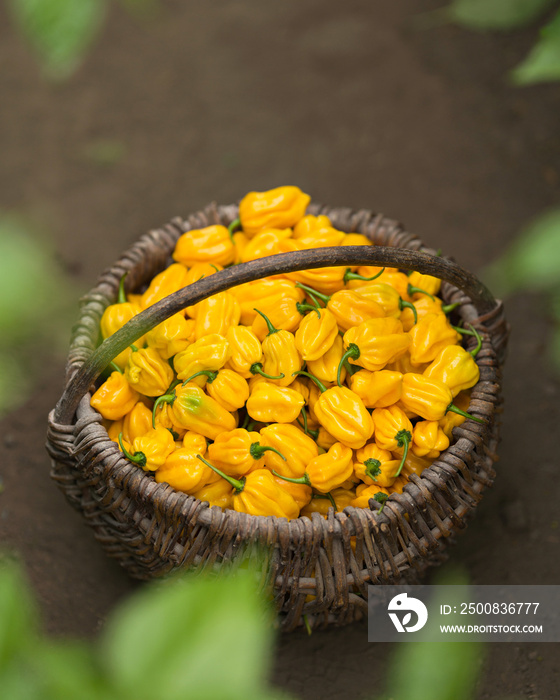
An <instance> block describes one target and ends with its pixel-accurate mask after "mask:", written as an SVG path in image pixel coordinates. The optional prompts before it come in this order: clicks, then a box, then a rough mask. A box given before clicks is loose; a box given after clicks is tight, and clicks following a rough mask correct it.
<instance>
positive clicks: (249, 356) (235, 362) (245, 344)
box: [226, 326, 263, 379]
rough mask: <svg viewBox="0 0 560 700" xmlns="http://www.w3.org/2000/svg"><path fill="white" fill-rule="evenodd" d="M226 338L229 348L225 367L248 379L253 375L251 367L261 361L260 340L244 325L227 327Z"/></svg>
mask: <svg viewBox="0 0 560 700" xmlns="http://www.w3.org/2000/svg"><path fill="white" fill-rule="evenodd" d="M226 339H227V341H228V343H229V348H230V357H229V360H228V361H227V363H226V367H227V368H229V369H232V370H233V371H234V372H237V374H239V375H240V376H241V377H243V378H244V379H250V378H251V377H252V376H253V373H252V372H251V367H252V366H253V365H256V364H259V363H261V360H262V356H263V354H262V346H261V343H260V340H259V339H258V338H257V336H256V335H255V334H254V333H253V331H252V330H251V329H250V328H247V327H246V326H232V327H230V328H228V330H227V333H226Z"/></svg>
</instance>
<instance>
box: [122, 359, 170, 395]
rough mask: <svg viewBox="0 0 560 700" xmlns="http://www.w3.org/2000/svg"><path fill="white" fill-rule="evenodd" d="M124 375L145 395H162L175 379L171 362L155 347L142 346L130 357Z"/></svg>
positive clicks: (131, 384) (132, 385)
mask: <svg viewBox="0 0 560 700" xmlns="http://www.w3.org/2000/svg"><path fill="white" fill-rule="evenodd" d="M124 376H125V377H126V379H127V380H128V383H129V384H130V386H131V387H133V388H134V389H136V391H139V392H140V393H141V394H144V396H161V395H162V394H165V392H166V391H167V387H168V386H169V385H170V384H171V382H172V381H173V379H174V375H173V370H172V369H171V367H170V366H169V363H168V362H167V361H166V360H164V359H163V357H162V356H161V355H160V354H159V353H158V351H157V350H154V348H149V347H148V348H141V349H140V350H136V351H135V352H133V353H132V354H131V355H130V357H129V358H128V362H127V364H126V367H125V370H124Z"/></svg>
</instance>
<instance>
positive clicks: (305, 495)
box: [274, 476, 313, 508]
mask: <svg viewBox="0 0 560 700" xmlns="http://www.w3.org/2000/svg"><path fill="white" fill-rule="evenodd" d="M274 481H275V482H276V483H277V484H278V486H279V487H280V488H281V489H282V491H286V492H287V493H289V494H290V496H291V497H292V498H293V499H294V501H295V502H296V504H297V507H298V508H305V506H306V505H307V504H308V503H309V502H310V501H311V498H312V496H313V490H312V488H311V486H307V484H292V483H291V482H289V481H286V480H285V479H281V478H280V477H278V476H275V477H274Z"/></svg>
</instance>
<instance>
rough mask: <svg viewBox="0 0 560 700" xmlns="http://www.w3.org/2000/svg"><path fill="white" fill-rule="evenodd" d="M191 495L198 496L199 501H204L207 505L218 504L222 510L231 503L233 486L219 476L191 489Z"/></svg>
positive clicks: (229, 506)
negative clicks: (211, 481)
mask: <svg viewBox="0 0 560 700" xmlns="http://www.w3.org/2000/svg"><path fill="white" fill-rule="evenodd" d="M191 496H193V497H194V498H198V500H199V501H203V502H204V501H206V503H208V505H209V506H219V507H220V508H222V509H223V510H225V509H226V508H231V507H232V505H233V487H232V486H231V484H230V483H229V482H227V481H226V480H225V479H221V478H220V479H218V481H215V482H213V483H211V484H206V486H203V487H202V488H200V489H197V490H196V491H193V492H192V494H191Z"/></svg>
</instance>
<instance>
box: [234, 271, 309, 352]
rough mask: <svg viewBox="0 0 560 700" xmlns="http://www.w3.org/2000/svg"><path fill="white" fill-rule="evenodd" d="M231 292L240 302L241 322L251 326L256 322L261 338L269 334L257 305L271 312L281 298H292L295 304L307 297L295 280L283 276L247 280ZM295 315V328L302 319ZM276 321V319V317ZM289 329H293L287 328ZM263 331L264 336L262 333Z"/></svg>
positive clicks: (265, 311) (258, 335)
mask: <svg viewBox="0 0 560 700" xmlns="http://www.w3.org/2000/svg"><path fill="white" fill-rule="evenodd" d="M230 293H231V294H233V296H234V297H235V298H236V299H237V301H238V302H239V308H240V310H241V319H240V322H241V324H242V325H244V326H250V325H251V324H252V323H253V322H254V323H255V328H256V331H257V332H256V335H257V337H259V339H262V338H264V337H265V335H266V334H267V326H266V323H265V322H264V320H263V319H262V318H261V317H260V316H259V315H258V314H257V312H256V311H255V306H257V305H258V306H259V308H260V309H262V310H263V311H264V313H266V314H270V313H271V312H272V311H273V310H274V309H275V307H276V306H277V305H278V304H279V303H280V301H281V300H282V301H283V300H284V299H286V298H287V299H292V300H293V301H294V304H295V302H303V300H304V299H305V295H304V293H303V291H302V290H301V289H298V288H297V287H296V284H295V282H292V281H291V280H288V279H282V278H278V279H269V278H268V277H265V278H264V279H259V280H254V281H253V282H246V283H245V284H240V285H238V286H237V287H232V289H231V290H230ZM283 303H284V302H283ZM296 312H297V309H296ZM294 317H295V319H296V320H295V321H292V323H294V324H295V325H294V330H295V328H297V326H298V324H299V322H300V321H301V314H299V313H296V314H295V315H294ZM298 317H299V318H298ZM274 322H275V323H276V319H274ZM276 325H278V326H280V324H279V323H276ZM287 330H292V329H291V328H287ZM261 333H262V336H261V335H260V334H261Z"/></svg>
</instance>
